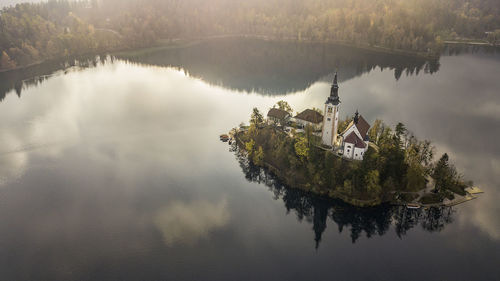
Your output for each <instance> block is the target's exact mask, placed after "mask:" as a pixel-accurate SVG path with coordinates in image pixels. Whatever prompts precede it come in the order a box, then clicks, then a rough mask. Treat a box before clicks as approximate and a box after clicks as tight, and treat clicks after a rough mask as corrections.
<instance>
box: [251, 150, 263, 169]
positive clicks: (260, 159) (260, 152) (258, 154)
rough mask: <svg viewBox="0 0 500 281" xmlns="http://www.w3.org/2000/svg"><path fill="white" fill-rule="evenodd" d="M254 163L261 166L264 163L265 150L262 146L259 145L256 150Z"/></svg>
mask: <svg viewBox="0 0 500 281" xmlns="http://www.w3.org/2000/svg"><path fill="white" fill-rule="evenodd" d="M253 163H254V164H255V165H259V166H262V164H263V163H264V150H262V146H259V149H258V150H257V151H256V152H255V155H254V156H253Z"/></svg>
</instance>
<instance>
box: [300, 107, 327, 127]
mask: <svg viewBox="0 0 500 281" xmlns="http://www.w3.org/2000/svg"><path fill="white" fill-rule="evenodd" d="M295 118H297V119H301V120H304V121H308V122H311V123H315V124H319V123H321V122H323V115H321V114H320V113H319V112H317V111H315V110H312V109H306V110H304V111H302V112H301V113H299V114H297V116H295Z"/></svg>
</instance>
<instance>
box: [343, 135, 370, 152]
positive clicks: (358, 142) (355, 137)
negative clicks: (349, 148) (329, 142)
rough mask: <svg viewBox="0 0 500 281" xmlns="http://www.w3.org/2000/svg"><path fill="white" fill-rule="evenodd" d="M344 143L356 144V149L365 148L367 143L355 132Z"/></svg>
mask: <svg viewBox="0 0 500 281" xmlns="http://www.w3.org/2000/svg"><path fill="white" fill-rule="evenodd" d="M344 142H348V143H352V144H354V147H357V148H365V147H366V143H365V142H364V141H363V140H362V139H360V138H359V137H358V135H357V134H356V133H355V132H351V133H350V134H349V135H348V136H347V137H345V139H344Z"/></svg>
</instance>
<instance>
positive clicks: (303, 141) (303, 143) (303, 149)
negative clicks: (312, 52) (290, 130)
mask: <svg viewBox="0 0 500 281" xmlns="http://www.w3.org/2000/svg"><path fill="white" fill-rule="evenodd" d="M294 148H295V154H296V155H297V156H299V158H300V159H301V160H305V159H306V158H307V155H309V145H308V143H307V138H306V137H303V136H301V137H297V139H296V141H295V144H294Z"/></svg>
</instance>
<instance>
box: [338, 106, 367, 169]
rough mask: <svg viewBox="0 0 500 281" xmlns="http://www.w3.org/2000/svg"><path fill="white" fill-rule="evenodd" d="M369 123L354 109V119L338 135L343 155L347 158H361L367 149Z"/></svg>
mask: <svg viewBox="0 0 500 281" xmlns="http://www.w3.org/2000/svg"><path fill="white" fill-rule="evenodd" d="M369 129H370V124H368V122H366V120H365V119H364V118H363V116H361V115H360V114H359V113H358V111H357V110H356V114H355V115H354V119H353V120H352V121H351V123H349V125H348V126H347V128H346V129H345V130H344V132H343V133H342V134H341V135H340V140H341V141H340V143H341V150H342V152H343V157H344V158H347V159H354V160H363V155H364V154H365V152H366V151H367V150H368V143H369V141H370V139H369V138H368V130H369Z"/></svg>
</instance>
